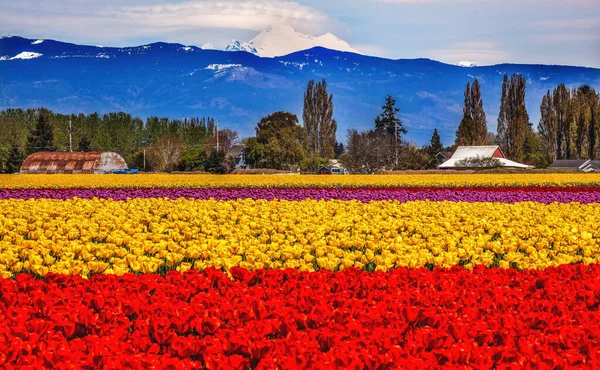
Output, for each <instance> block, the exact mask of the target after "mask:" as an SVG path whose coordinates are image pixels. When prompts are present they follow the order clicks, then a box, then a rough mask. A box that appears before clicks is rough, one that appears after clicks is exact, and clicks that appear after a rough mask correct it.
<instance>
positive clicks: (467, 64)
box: [456, 60, 477, 68]
mask: <svg viewBox="0 0 600 370" xmlns="http://www.w3.org/2000/svg"><path fill="white" fill-rule="evenodd" d="M456 65H457V66H459V67H466V68H472V67H477V64H475V63H474V62H471V61H469V60H461V61H460V62H458V63H457V64H456Z"/></svg>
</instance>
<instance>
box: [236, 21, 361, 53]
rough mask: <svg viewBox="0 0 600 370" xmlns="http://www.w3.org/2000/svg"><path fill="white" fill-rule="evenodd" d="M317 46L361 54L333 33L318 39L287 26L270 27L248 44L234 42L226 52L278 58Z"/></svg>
mask: <svg viewBox="0 0 600 370" xmlns="http://www.w3.org/2000/svg"><path fill="white" fill-rule="evenodd" d="M316 46H321V47H324V48H327V49H331V50H338V51H348V52H351V53H356V54H360V52H359V51H358V50H356V49H354V48H352V47H351V46H350V45H349V44H348V43H347V42H346V41H344V40H341V39H340V38H338V37H336V36H335V35H333V34H331V33H326V34H324V35H321V36H317V37H314V36H309V35H305V34H303V33H300V32H298V31H296V30H295V29H293V28H292V27H290V26H288V25H287V24H279V25H274V26H269V27H267V28H265V29H264V30H263V31H262V32H261V33H259V34H258V35H257V36H256V37H255V38H253V39H252V40H251V41H250V42H247V43H241V42H239V41H237V40H234V41H232V42H231V43H230V44H229V45H228V46H227V48H226V49H225V50H227V51H247V52H249V53H253V54H256V55H258V56H261V57H278V56H283V55H288V54H291V53H294V52H296V51H300V50H307V49H312V48H314V47H316Z"/></svg>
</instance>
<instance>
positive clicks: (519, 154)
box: [498, 74, 532, 161]
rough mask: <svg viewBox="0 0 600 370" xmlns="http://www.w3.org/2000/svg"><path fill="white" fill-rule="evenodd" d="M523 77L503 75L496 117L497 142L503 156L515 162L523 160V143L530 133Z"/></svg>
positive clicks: (524, 152) (519, 75)
mask: <svg viewBox="0 0 600 370" xmlns="http://www.w3.org/2000/svg"><path fill="white" fill-rule="evenodd" d="M525 86H526V82H525V77H524V76H523V75H521V74H513V75H512V76H510V79H508V77H507V76H506V75H505V80H504V82H503V84H502V97H501V100H500V114H499V115H498V138H499V139H498V142H499V144H500V147H501V149H502V151H503V152H504V154H505V155H506V156H507V157H508V158H510V159H513V160H515V161H523V159H524V158H525V154H526V151H525V142H526V140H527V138H528V137H529V135H530V133H531V132H532V128H531V125H530V124H529V114H528V113H527V108H526V106H525Z"/></svg>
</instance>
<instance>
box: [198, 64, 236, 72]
mask: <svg viewBox="0 0 600 370" xmlns="http://www.w3.org/2000/svg"><path fill="white" fill-rule="evenodd" d="M241 66H242V65H241V64H211V65H209V66H207V67H206V68H204V69H210V70H213V71H220V70H222V69H229V68H236V67H241Z"/></svg>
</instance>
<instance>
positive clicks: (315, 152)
mask: <svg viewBox="0 0 600 370" xmlns="http://www.w3.org/2000/svg"><path fill="white" fill-rule="evenodd" d="M302 120H303V122H304V129H305V130H306V137H307V140H306V149H307V150H308V153H309V155H310V156H317V157H324V158H333V156H334V149H335V148H334V147H335V134H336V130H337V122H336V121H335V120H334V119H333V95H331V94H328V92H327V82H326V81H325V80H323V81H321V82H318V83H316V84H315V82H314V81H313V80H310V81H309V82H308V85H307V87H306V92H305V93H304V109H303V112H302Z"/></svg>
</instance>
